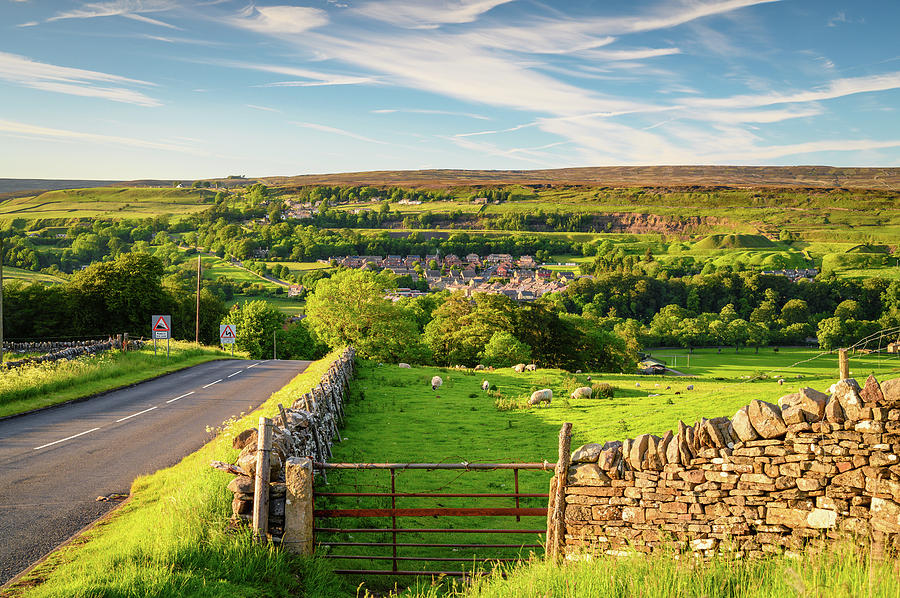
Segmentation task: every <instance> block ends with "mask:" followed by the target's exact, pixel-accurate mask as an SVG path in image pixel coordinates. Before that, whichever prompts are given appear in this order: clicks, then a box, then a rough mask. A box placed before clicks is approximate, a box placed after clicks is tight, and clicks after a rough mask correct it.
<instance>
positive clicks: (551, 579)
mask: <svg viewBox="0 0 900 598" xmlns="http://www.w3.org/2000/svg"><path fill="white" fill-rule="evenodd" d="M679 557H680V558H679ZM898 573H900V569H898V564H897V562H896V561H895V560H892V559H885V560H880V561H878V560H872V559H869V558H868V557H867V555H866V554H865V553H864V552H863V551H862V550H860V549H859V548H858V547H854V546H851V545H849V544H843V545H838V546H837V547H835V548H834V549H832V550H827V551H824V552H820V553H815V552H811V551H807V552H803V553H801V554H799V555H797V556H796V557H794V558H791V557H787V556H773V557H770V558H768V559H763V560H750V561H747V560H739V559H728V558H725V557H718V558H713V559H712V560H710V561H703V560H699V559H695V558H693V557H691V556H685V555H678V554H676V553H672V554H668V555H654V556H650V557H648V556H646V555H644V554H642V553H640V552H635V553H632V554H630V555H628V556H623V557H613V556H605V555H600V556H594V557H592V558H585V559H584V560H578V561H573V562H566V563H565V564H562V565H556V564H553V563H549V562H545V561H542V560H535V561H533V562H530V563H526V564H522V565H519V566H516V567H513V568H510V569H507V570H506V571H505V575H501V570H499V569H498V570H495V571H494V572H493V573H492V574H490V575H488V576H485V577H481V578H475V579H474V580H473V581H472V582H471V584H469V585H466V584H460V583H456V584H453V583H448V582H444V583H439V584H431V583H430V582H429V581H427V580H420V581H418V582H417V583H416V585H415V586H413V587H410V588H409V589H407V590H406V591H404V592H402V593H400V595H402V596H407V597H410V598H411V597H413V596H414V597H415V598H438V597H448V598H451V597H452V598H500V597H502V598H531V597H532V596H560V597H562V596H564V597H565V598H598V597H603V598H633V597H651V596H652V597H653V598H682V597H687V596H706V597H710V598H712V597H715V598H781V597H783V596H800V597H812V596H831V597H834V598H858V597H862V596H865V597H867V598H892V597H895V596H898V595H900V574H898ZM368 596H371V595H368Z"/></svg>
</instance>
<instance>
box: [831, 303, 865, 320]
mask: <svg viewBox="0 0 900 598" xmlns="http://www.w3.org/2000/svg"><path fill="white" fill-rule="evenodd" d="M860 315H861V309H860V305H859V303H858V302H856V301H854V300H852V299H846V300H844V301H841V302H840V303H839V304H838V306H837V307H836V308H835V309H834V317H836V318H840V319H842V320H854V319H858V318H859V317H860Z"/></svg>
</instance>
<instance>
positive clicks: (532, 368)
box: [525, 363, 537, 372]
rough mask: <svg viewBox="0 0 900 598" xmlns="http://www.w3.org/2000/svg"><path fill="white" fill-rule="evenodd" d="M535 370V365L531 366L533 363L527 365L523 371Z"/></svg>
mask: <svg viewBox="0 0 900 598" xmlns="http://www.w3.org/2000/svg"><path fill="white" fill-rule="evenodd" d="M536 369H537V366H536V365H535V364H533V363H529V364H528V365H526V366H525V371H526V372H533V371H535V370H536Z"/></svg>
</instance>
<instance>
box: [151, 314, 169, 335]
mask: <svg viewBox="0 0 900 598" xmlns="http://www.w3.org/2000/svg"><path fill="white" fill-rule="evenodd" d="M153 331H154V332H168V331H169V325H168V324H167V323H166V319H165V318H164V317H162V316H159V319H158V320H156V324H154V325H153Z"/></svg>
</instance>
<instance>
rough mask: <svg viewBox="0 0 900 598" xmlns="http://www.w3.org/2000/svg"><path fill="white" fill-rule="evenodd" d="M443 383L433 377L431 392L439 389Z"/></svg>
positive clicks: (438, 378)
mask: <svg viewBox="0 0 900 598" xmlns="http://www.w3.org/2000/svg"><path fill="white" fill-rule="evenodd" d="M443 383H444V381H443V380H441V377H440V376H435V377H434V378H432V379H431V390H437V389H439V388H440V387H441V384H443Z"/></svg>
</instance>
